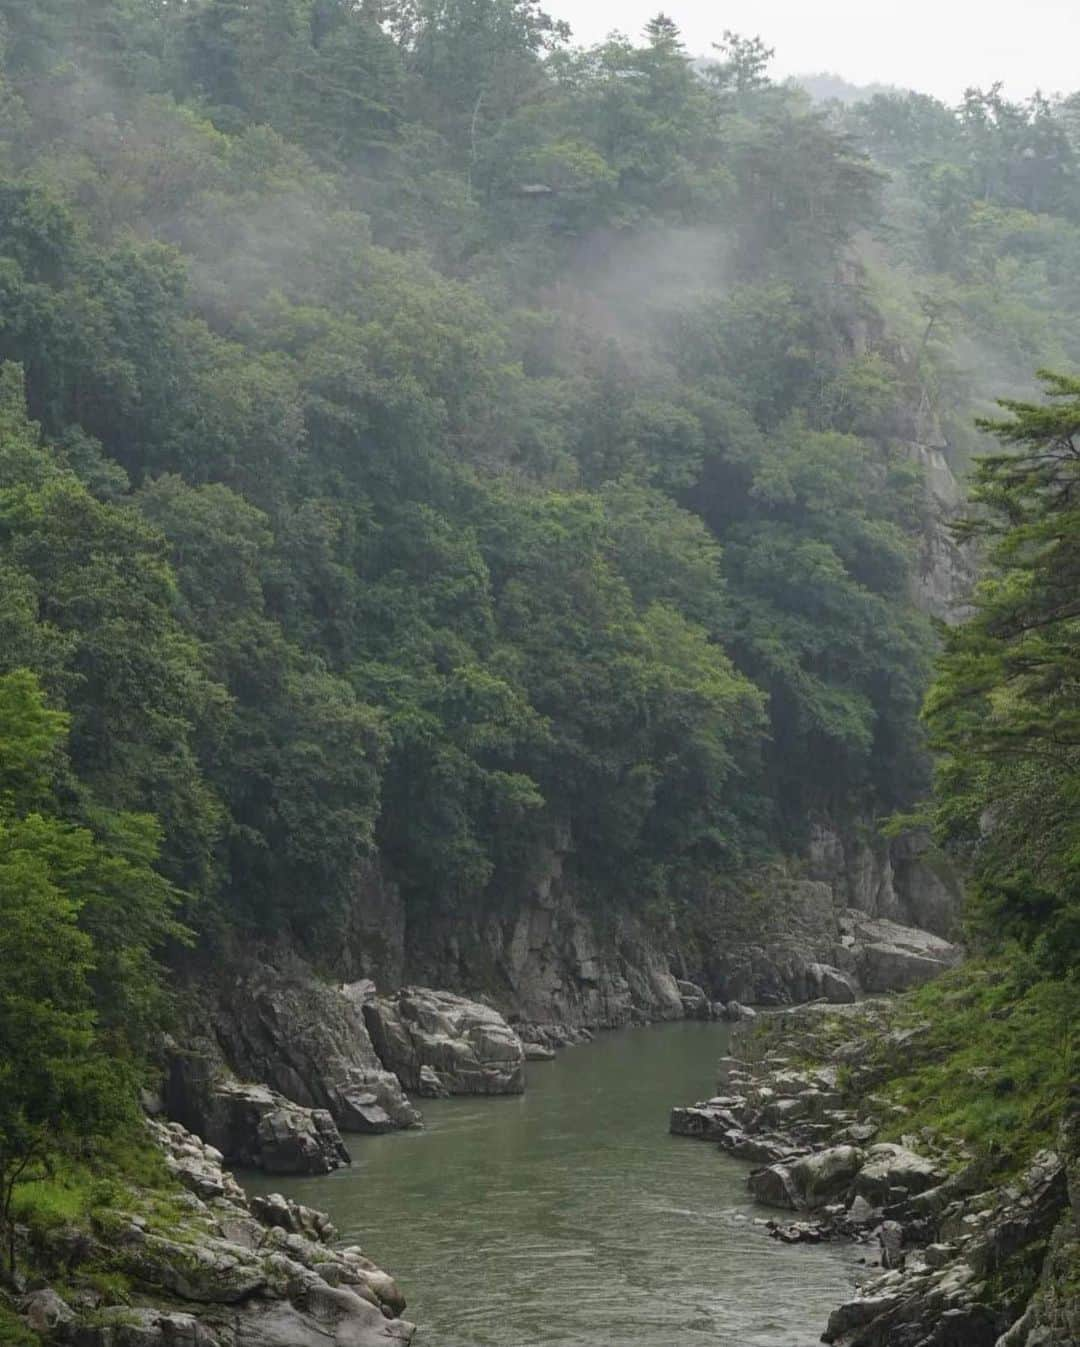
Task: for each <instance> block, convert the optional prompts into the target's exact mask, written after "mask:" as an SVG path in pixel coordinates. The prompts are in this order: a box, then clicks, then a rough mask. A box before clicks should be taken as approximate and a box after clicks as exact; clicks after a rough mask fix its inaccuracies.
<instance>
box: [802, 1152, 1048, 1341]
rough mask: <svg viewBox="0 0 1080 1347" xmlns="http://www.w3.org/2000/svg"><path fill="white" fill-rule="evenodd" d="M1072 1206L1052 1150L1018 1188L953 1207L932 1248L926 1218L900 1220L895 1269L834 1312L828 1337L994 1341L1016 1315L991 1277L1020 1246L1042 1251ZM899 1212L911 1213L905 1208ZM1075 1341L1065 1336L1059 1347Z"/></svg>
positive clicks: (982, 1195) (941, 1223) (941, 1218)
mask: <svg viewBox="0 0 1080 1347" xmlns="http://www.w3.org/2000/svg"><path fill="white" fill-rule="evenodd" d="M1064 1203H1065V1175H1064V1166H1063V1164H1062V1161H1061V1159H1060V1158H1059V1156H1057V1155H1056V1154H1055V1153H1053V1152H1051V1151H1045V1152H1043V1153H1042V1154H1040V1155H1038V1156H1036V1157H1035V1159H1034V1160H1033V1161H1032V1163H1031V1165H1030V1166H1029V1167H1028V1169H1027V1171H1026V1172H1025V1173H1024V1174H1023V1175H1022V1176H1021V1178H1020V1179H1019V1181H1018V1182H1017V1183H1016V1184H1015V1185H1011V1186H1010V1187H1008V1188H1005V1189H1001V1190H991V1191H988V1192H985V1193H979V1194H976V1195H975V1196H973V1197H971V1198H968V1199H966V1200H965V1199H957V1200H956V1201H954V1202H951V1203H949V1204H948V1205H946V1206H945V1208H944V1209H943V1210H942V1212H941V1214H940V1216H939V1217H938V1218H937V1220H936V1222H935V1223H934V1228H933V1232H932V1238H931V1241H930V1242H929V1244H928V1243H927V1242H926V1235H925V1231H924V1228H923V1227H921V1226H919V1225H918V1224H917V1223H912V1222H908V1223H906V1224H905V1223H904V1220H896V1221H893V1222H892V1223H891V1224H892V1225H893V1226H894V1227H895V1230H896V1231H897V1238H896V1249H897V1252H896V1253H894V1255H893V1257H892V1258H891V1259H889V1260H887V1262H886V1266H887V1267H889V1270H888V1271H887V1272H886V1273H885V1275H884V1276H882V1277H878V1278H877V1279H876V1280H874V1281H872V1282H870V1283H869V1284H868V1285H866V1286H864V1287H863V1288H862V1289H861V1291H860V1294H859V1295H858V1296H856V1297H855V1298H854V1299H852V1300H850V1301H848V1302H847V1303H846V1304H844V1305H841V1306H840V1307H839V1308H838V1309H837V1310H835V1311H834V1313H833V1314H832V1315H831V1316H830V1318H829V1324H828V1327H827V1328H826V1330H825V1334H824V1341H825V1342H827V1343H832V1344H835V1347H892V1345H893V1344H905V1343H910V1344H912V1347H916V1344H921V1343H924V1342H925V1343H928V1344H938V1343H957V1344H961V1343H962V1344H965V1347H967V1345H968V1344H970V1347H994V1344H995V1343H997V1342H998V1340H999V1338H1000V1336H1001V1335H1002V1334H1003V1332H1008V1324H1009V1322H1010V1318H1011V1316H1010V1313H1009V1306H1008V1303H1007V1302H1006V1303H1005V1304H1002V1302H1001V1292H1000V1291H999V1292H998V1294H996V1295H995V1294H994V1293H993V1292H992V1291H991V1289H990V1287H989V1286H988V1284H987V1279H988V1278H989V1277H992V1276H993V1275H994V1273H995V1272H996V1271H998V1270H999V1269H1000V1268H1001V1267H1002V1266H1003V1265H1004V1264H1005V1263H1006V1261H1007V1260H1008V1258H1009V1257H1010V1256H1011V1255H1012V1254H1015V1253H1016V1252H1017V1251H1018V1250H1021V1249H1025V1248H1032V1249H1039V1248H1040V1246H1042V1245H1043V1244H1044V1243H1045V1241H1046V1240H1047V1239H1048V1238H1049V1236H1050V1235H1051V1233H1052V1232H1053V1230H1054V1227H1055V1226H1056V1224H1057V1222H1058V1219H1059V1217H1060V1214H1061V1211H1062V1208H1063V1206H1064ZM897 1214H898V1216H900V1217H902V1218H905V1213H904V1212H903V1211H902V1210H901V1211H900V1212H898V1213H897ZM905 1219H906V1218H905ZM1005 1294H1006V1295H1007V1292H1006V1293H1005ZM1020 1340H1021V1341H1022V1342H1026V1341H1027V1339H1025V1338H1021V1339H1020ZM1036 1341H1039V1339H1036ZM1041 1341H1042V1342H1043V1343H1045V1344H1047V1345H1049V1344H1050V1343H1052V1342H1053V1341H1054V1340H1053V1339H1052V1338H1043V1339H1042V1340H1041ZM1067 1341H1068V1339H1060V1340H1059V1342H1060V1347H1065V1343H1066V1342H1067Z"/></svg>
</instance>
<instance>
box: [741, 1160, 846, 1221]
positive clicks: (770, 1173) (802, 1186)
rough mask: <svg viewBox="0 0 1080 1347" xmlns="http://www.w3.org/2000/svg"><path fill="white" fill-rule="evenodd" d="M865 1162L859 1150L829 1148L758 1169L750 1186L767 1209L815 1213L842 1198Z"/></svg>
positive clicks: (750, 1180) (752, 1174) (751, 1177)
mask: <svg viewBox="0 0 1080 1347" xmlns="http://www.w3.org/2000/svg"><path fill="white" fill-rule="evenodd" d="M865 1158H866V1157H865V1155H864V1153H863V1152H862V1151H861V1150H859V1148H858V1147H857V1146H830V1147H829V1148H828V1149H827V1150H823V1151H814V1152H812V1153H811V1154H809V1155H804V1156H802V1157H800V1158H799V1159H797V1160H789V1161H787V1162H786V1163H784V1164H774V1165H768V1166H766V1167H765V1168H764V1169H756V1170H754V1171H753V1172H752V1173H751V1174H750V1176H749V1178H748V1179H747V1183H748V1185H749V1188H750V1192H751V1194H752V1195H753V1196H754V1198H755V1199H756V1200H757V1201H758V1202H762V1203H764V1204H765V1205H766V1206H770V1207H787V1208H791V1209H792V1210H806V1211H812V1210H814V1209H815V1208H817V1207H824V1206H827V1205H828V1204H829V1203H830V1202H835V1201H836V1200H837V1199H838V1198H840V1197H842V1196H843V1195H844V1194H845V1193H846V1192H847V1190H848V1189H849V1188H850V1187H851V1181H852V1179H854V1177H855V1175H856V1174H857V1173H858V1172H859V1169H860V1166H861V1165H862V1163H863V1161H864V1159H865Z"/></svg>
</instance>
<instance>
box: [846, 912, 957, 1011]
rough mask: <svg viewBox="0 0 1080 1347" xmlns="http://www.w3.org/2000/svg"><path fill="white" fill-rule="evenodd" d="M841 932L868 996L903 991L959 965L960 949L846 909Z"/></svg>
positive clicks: (938, 938)
mask: <svg viewBox="0 0 1080 1347" xmlns="http://www.w3.org/2000/svg"><path fill="white" fill-rule="evenodd" d="M841 925H842V929H845V928H846V929H847V930H849V931H850V935H851V938H852V941H853V943H852V948H851V955H852V958H853V960H854V965H855V971H856V973H857V975H858V979H859V983H860V985H861V986H862V988H863V990H864V991H867V992H872V993H876V992H890V991H906V990H907V989H908V988H909V987H917V986H920V985H921V984H922V983H924V982H929V981H930V979H931V978H935V977H937V976H938V975H939V974H940V973H944V972H945V971H946V969H949V968H951V967H953V966H954V965H955V964H957V963H959V961H960V958H961V950H960V948H959V946H957V945H953V944H951V943H950V942H949V941H948V940H943V939H942V938H941V937H940V936H937V935H931V933H930V932H929V931H922V930H919V929H918V928H916V927H914V926H901V925H899V924H898V923H897V922H895V921H887V920H886V919H884V918H871V917H867V916H865V915H864V914H863V913H861V912H858V911H856V910H855V909H853V908H852V909H849V910H848V913H847V920H846V922H844V923H842V924H841Z"/></svg>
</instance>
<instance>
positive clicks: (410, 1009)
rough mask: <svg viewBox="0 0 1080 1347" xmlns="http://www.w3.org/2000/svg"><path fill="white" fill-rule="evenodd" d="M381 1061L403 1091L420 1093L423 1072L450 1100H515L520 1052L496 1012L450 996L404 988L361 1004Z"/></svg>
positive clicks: (521, 1075) (520, 1083)
mask: <svg viewBox="0 0 1080 1347" xmlns="http://www.w3.org/2000/svg"><path fill="white" fill-rule="evenodd" d="M364 1018H365V1021H366V1023H367V1026H368V1030H369V1032H370V1034H371V1038H372V1042H373V1043H374V1045H375V1049H376V1051H377V1052H378V1054H379V1057H380V1058H381V1060H382V1061H383V1062H384V1063H385V1064H386V1065H387V1066H388V1067H390V1068H391V1069H392V1070H393V1071H394V1072H395V1073H396V1074H397V1076H398V1078H399V1080H400V1081H401V1083H402V1084H403V1085H404V1087H405V1088H406V1089H407V1090H415V1091H417V1092H422V1091H423V1088H424V1085H425V1081H424V1079H423V1078H422V1075H421V1073H422V1072H423V1070H424V1068H425V1067H426V1068H428V1069H429V1071H430V1072H431V1073H433V1074H434V1076H435V1077H436V1078H437V1079H438V1082H439V1084H440V1086H441V1087H442V1088H443V1089H445V1090H446V1091H447V1092H448V1093H450V1094H520V1093H521V1092H522V1091H523V1090H524V1088H525V1050H524V1048H523V1046H522V1043H521V1040H520V1039H519V1038H518V1036H517V1034H515V1033H514V1031H513V1030H512V1029H511V1028H510V1026H509V1025H508V1024H507V1022H506V1021H505V1020H504V1019H503V1017H502V1016H501V1015H500V1014H499V1013H498V1011H496V1010H492V1009H490V1007H488V1006H485V1005H481V1004H480V1003H479V1002H476V1001H468V1000H466V999H465V998H464V997H462V996H455V995H453V994H452V993H450V992H442V991H432V990H431V989H430V988H427V987H405V988H403V989H402V990H401V991H400V992H398V993H397V995H396V996H393V997H390V996H377V997H373V998H371V999H369V1000H367V1001H365V1003H364Z"/></svg>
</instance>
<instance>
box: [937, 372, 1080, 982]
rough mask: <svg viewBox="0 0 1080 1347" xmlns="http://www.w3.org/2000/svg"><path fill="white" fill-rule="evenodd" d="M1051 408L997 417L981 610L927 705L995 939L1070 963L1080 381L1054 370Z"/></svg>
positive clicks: (1030, 406) (1074, 937) (949, 654)
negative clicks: (999, 446) (1017, 941)
mask: <svg viewBox="0 0 1080 1347" xmlns="http://www.w3.org/2000/svg"><path fill="white" fill-rule="evenodd" d="M1041 378H1042V381H1043V387H1044V390H1045V393H1046V400H1045V401H1044V402H1042V403H1033V402H1022V401H1017V400H1004V401H1003V402H1002V403H1001V405H1002V407H1003V408H1004V409H1005V410H1006V411H1007V412H1008V413H1009V418H1008V419H1006V420H999V421H987V422H984V427H985V429H987V430H988V431H990V432H992V433H993V434H995V435H997V436H998V437H999V439H1001V440H1002V442H1003V444H1004V446H1005V449H1004V450H1003V451H1002V452H999V453H994V454H988V455H986V456H985V457H982V458H980V459H979V460H977V461H976V464H975V470H974V483H973V488H972V500H973V503H974V504H975V505H976V506H977V507H978V508H977V512H974V513H973V514H972V515H971V517H970V518H969V519H968V520H967V521H966V523H965V524H964V525H963V529H962V532H963V535H964V536H965V537H966V538H969V539H971V540H973V541H974V542H976V543H977V544H978V545H980V546H981V547H982V548H983V549H984V551H985V555H986V561H987V566H988V575H987V578H986V579H985V580H984V581H983V582H982V584H981V586H980V587H979V589H978V591H977V593H976V596H975V612H974V615H973V616H972V617H971V618H970V619H969V620H968V621H967V622H965V623H964V624H963V625H962V626H960V627H959V628H957V629H955V630H954V631H951V632H949V633H948V634H947V636H946V643H945V650H944V653H943V655H942V657H941V660H940V664H939V674H938V678H937V680H936V682H935V684H934V687H933V689H932V691H931V693H930V696H929V699H928V701H927V706H926V718H927V722H928V724H929V727H930V732H931V739H932V743H933V745H934V747H935V748H936V749H937V750H938V751H939V753H941V754H942V759H941V763H940V766H939V769H938V782H937V795H936V803H935V806H934V810H935V819H936V824H937V828H938V832H939V834H940V836H941V837H942V839H943V840H944V841H945V842H947V843H948V844H950V845H952V846H953V847H955V848H956V849H958V850H959V851H960V853H961V854H962V855H963V856H964V858H965V860H966V861H967V863H968V865H969V867H970V870H971V873H972V876H973V881H974V885H973V887H974V896H975V901H976V908H975V911H976V916H977V918H978V919H980V920H981V922H982V924H983V927H984V929H986V930H989V931H991V932H992V933H993V934H994V935H995V936H997V937H1000V936H1001V935H1003V934H1011V935H1014V936H1017V937H1019V938H1021V939H1022V940H1024V941H1026V942H1027V943H1033V944H1035V945H1036V946H1037V948H1038V950H1039V951H1040V953H1041V955H1042V957H1043V959H1044V960H1045V961H1046V962H1047V963H1049V964H1051V965H1053V966H1054V967H1055V968H1057V969H1067V968H1069V967H1070V966H1071V965H1072V963H1073V961H1074V960H1075V959H1076V957H1077V955H1078V953H1080V859H1078V858H1080V824H1078V818H1080V813H1078V808H1077V806H1078V804H1080V697H1078V694H1077V688H1078V686H1080V681H1078V679H1080V599H1078V594H1080V501H1078V496H1077V493H1078V485H1080V380H1078V379H1076V378H1075V377H1070V376H1067V375H1061V374H1053V373H1050V372H1044V373H1043V374H1042V375H1041Z"/></svg>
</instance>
